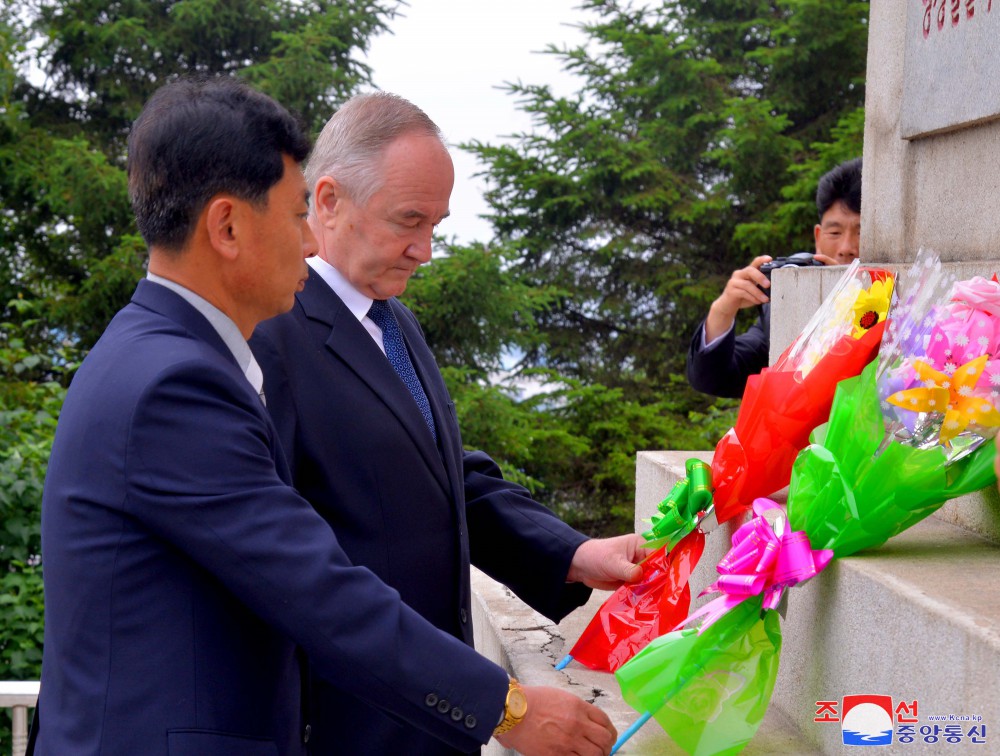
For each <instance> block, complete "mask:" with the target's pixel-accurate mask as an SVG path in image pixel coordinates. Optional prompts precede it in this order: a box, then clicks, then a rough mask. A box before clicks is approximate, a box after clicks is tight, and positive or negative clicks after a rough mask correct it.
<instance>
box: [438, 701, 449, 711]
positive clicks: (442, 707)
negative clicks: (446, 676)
mask: <svg viewBox="0 0 1000 756" xmlns="http://www.w3.org/2000/svg"><path fill="white" fill-rule="evenodd" d="M438 711H440V712H441V713H442V714H447V713H448V712H449V711H451V704H450V703H448V699H446V698H442V699H441V700H440V701H438Z"/></svg>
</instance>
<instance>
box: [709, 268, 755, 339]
mask: <svg viewBox="0 0 1000 756" xmlns="http://www.w3.org/2000/svg"><path fill="white" fill-rule="evenodd" d="M766 262H771V257H770V256H769V255H761V256H760V257H755V258H754V259H753V262H751V263H750V264H749V265H748V266H747V267H745V268H740V269H739V270H737V271H736V272H735V273H733V275H731V276H730V277H729V281H727V282H726V288H725V289H723V290H722V294H720V295H719V298H718V299H716V300H715V301H714V302H712V306H711V307H710V308H709V310H708V317H707V318H706V319H705V343H708V342H710V341H714V340H715V339H717V338H719V336H722V335H723V334H724V333H726V332H727V331H728V330H729V329H730V328H732V327H733V323H734V322H735V321H736V313H738V312H739V311H740V310H744V309H746V308H747V307H755V306H757V305H762V304H764V303H765V302H767V301H768V298H767V294H765V293H764V292H763V291H761V290H760V288H759V287H764V288H765V289H769V288H770V287H771V282H770V281H769V280H768V279H767V276H765V275H764V274H763V273H761V272H760V266H761V265H763V264H764V263H766Z"/></svg>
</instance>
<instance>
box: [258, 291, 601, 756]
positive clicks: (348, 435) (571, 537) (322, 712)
mask: <svg viewBox="0 0 1000 756" xmlns="http://www.w3.org/2000/svg"><path fill="white" fill-rule="evenodd" d="M390 306H391V307H392V309H393V311H394V312H395V314H396V318H397V319H398V321H399V325H400V329H401V331H402V333H403V336H404V339H405V341H406V343H407V347H408V349H409V352H410V354H411V357H412V360H413V363H414V367H415V369H416V371H417V374H418V376H419V378H420V380H421V382H422V383H423V386H424V389H425V391H426V393H427V396H428V400H429V401H430V405H431V409H432V412H433V414H434V418H435V424H436V427H437V433H438V439H439V445H438V446H435V443H434V440H433V437H432V436H431V433H430V431H429V429H428V428H427V425H426V423H425V422H424V419H423V417H422V416H421V414H420V411H419V409H418V408H417V404H416V402H415V401H414V400H413V397H412V396H411V395H410V393H409V391H408V390H407V388H406V386H405V385H404V384H403V382H402V381H401V380H400V379H399V377H398V376H397V375H396V373H395V372H394V371H393V369H392V366H391V365H390V364H389V362H388V360H387V359H386V358H385V356H384V355H383V354H382V352H381V351H380V350H379V348H378V346H377V345H376V344H375V341H374V340H373V339H372V337H371V335H369V333H368V332H367V331H366V330H365V329H364V327H363V326H362V325H361V323H359V322H358V320H357V318H356V317H355V316H354V315H353V314H352V313H351V312H350V310H348V309H347V307H346V306H345V305H344V303H343V302H342V300H341V299H340V298H339V297H338V296H337V295H336V294H335V293H334V292H333V291H332V290H331V289H330V287H329V286H328V285H327V284H326V282H325V281H323V279H322V278H321V277H320V276H319V275H318V274H315V273H313V274H312V275H310V276H309V280H308V282H307V283H306V286H305V290H304V291H302V292H301V293H299V294H298V296H297V298H296V303H295V307H294V308H293V309H292V311H291V312H290V313H288V314H287V315H282V316H280V317H278V318H275V319H273V320H270V321H267V322H265V323H262V324H261V325H260V326H258V327H257V330H256V332H255V333H254V337H253V339H251V346H252V347H253V349H254V353H255V355H256V357H257V359H258V361H259V362H260V364H261V367H262V368H263V370H264V390H265V392H266V394H267V398H268V410H269V411H270V412H271V414H272V416H273V417H274V419H275V422H276V424H277V426H278V430H279V434H280V437H281V441H282V444H283V445H285V448H286V451H287V452H288V458H289V462H290V464H291V467H292V475H293V478H294V482H295V485H296V487H297V488H298V489H299V491H301V493H302V495H303V496H305V497H306V498H307V499H308V500H309V501H311V502H312V503H313V504H314V506H315V507H316V509H317V511H319V512H320V514H322V515H323V517H324V518H325V519H326V521H327V522H328V523H330V526H331V527H332V528H333V530H334V532H335V533H336V534H337V539H338V540H339V542H340V543H341V545H342V546H343V547H344V550H345V551H346V552H347V554H348V556H349V557H350V558H351V560H352V561H353V562H354V563H355V564H359V565H364V566H365V567H368V568H369V569H371V570H372V571H373V572H374V573H375V574H376V575H378V576H379V577H380V578H382V579H383V580H385V582H386V583H387V584H388V585H390V586H392V587H393V588H394V589H396V590H397V591H399V594H400V597H401V598H402V599H403V601H405V602H406V603H407V604H408V605H409V606H411V607H413V608H414V609H416V610H417V611H418V612H419V613H420V614H421V615H423V616H424V617H426V618H427V619H428V620H430V621H431V622H433V623H434V624H435V625H436V626H438V627H439V628H441V629H443V630H445V631H447V632H448V633H450V634H452V635H453V636H454V637H456V638H459V639H461V640H462V641H464V642H465V643H468V644H470V645H471V643H472V617H471V612H472V609H471V592H470V586H469V564H470V561H471V562H472V563H474V564H476V565H477V566H478V567H479V568H481V569H482V570H483V571H485V572H486V573H488V574H489V575H491V576H493V577H494V578H496V579H497V580H500V581H501V582H503V583H505V584H506V585H507V586H509V587H510V588H511V589H512V590H513V591H514V592H515V593H517V594H518V595H519V596H520V597H521V598H523V599H524V600H525V601H526V602H527V603H529V604H531V605H532V606H533V607H535V608H536V609H538V610H539V611H540V612H541V613H543V614H545V615H546V616H548V617H550V618H552V619H559V618H561V617H563V616H564V615H565V614H567V613H568V612H569V611H570V610H571V609H573V608H575V607H577V606H579V605H580V604H581V603H583V602H584V601H585V600H586V599H587V597H588V596H589V594H590V591H589V589H586V588H584V587H583V586H582V585H567V584H566V582H565V579H566V573H567V571H568V569H569V564H570V561H571V560H572V557H573V553H574V552H575V551H576V548H577V547H578V546H579V545H580V543H582V542H583V541H584V540H585V538H584V536H582V535H580V534H579V533H577V532H576V531H575V530H573V529H571V528H570V527H569V526H567V525H566V524H565V523H563V522H562V521H561V520H559V519H558V518H557V517H555V516H554V515H553V514H552V513H551V512H550V511H549V510H547V509H545V508H544V507H542V506H541V505H539V504H537V503H535V502H534V501H532V500H531V498H530V497H529V495H528V492H527V491H526V490H525V489H523V488H521V487H520V486H516V485H513V484H511V483H509V482H507V481H505V480H503V478H502V477H501V474H500V471H499V469H498V468H497V466H496V464H495V463H494V462H493V460H491V459H490V458H489V457H488V456H487V455H486V454H484V453H482V452H465V451H463V448H462V440H461V437H460V435H459V429H458V422H457V419H456V416H455V406H454V404H453V402H452V401H451V399H450V397H449V395H448V392H447V389H446V388H445V384H444V381H443V379H442V378H441V374H440V372H439V371H438V369H437V365H436V363H435V361H434V357H433V355H432V354H431V352H430V350H429V348H428V346H427V343H426V342H425V340H424V338H423V335H422V333H421V331H420V327H419V325H418V324H417V321H416V318H414V316H413V314H412V313H411V312H410V311H409V310H408V309H406V308H405V307H404V306H403V305H402V304H401V303H400V302H399V301H398V300H395V299H393V300H390ZM314 706H315V709H314V714H313V716H312V717H311V721H312V723H313V728H314V737H315V748H314V749H311V752H312V753H317V754H324V755H325V754H333V753H371V754H440V753H449V752H451V751H449V750H448V747H447V746H446V744H444V743H442V742H440V741H439V740H436V739H434V738H432V737H429V736H428V735H426V734H424V733H422V732H420V731H419V730H417V729H416V728H414V727H413V726H412V725H406V724H405V723H401V722H399V721H398V720H394V719H393V718H391V717H389V716H386V715H385V714H383V713H381V712H379V711H375V710H374V709H372V708H371V706H370V705H368V704H366V703H365V702H364V701H359V700H358V699H357V698H356V697H355V696H353V695H351V693H350V691H345V690H339V689H337V688H336V687H335V686H329V685H324V684H320V685H319V686H317V689H316V690H315V700H314ZM494 724H496V723H495V722H494Z"/></svg>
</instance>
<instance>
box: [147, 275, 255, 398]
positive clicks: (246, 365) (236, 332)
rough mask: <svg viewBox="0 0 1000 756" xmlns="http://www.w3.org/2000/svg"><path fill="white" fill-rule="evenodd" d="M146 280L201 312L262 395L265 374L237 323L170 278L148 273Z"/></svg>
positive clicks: (251, 383)
mask: <svg viewBox="0 0 1000 756" xmlns="http://www.w3.org/2000/svg"><path fill="white" fill-rule="evenodd" d="M146 278H147V279H148V280H150V281H152V282H153V283H155V284H159V285H160V286H163V287H166V288H167V289H170V290H171V291H172V292H174V293H175V294H177V295H178V296H180V297H182V298H183V299H184V301H185V302H187V303H188V304H189V305H191V306H192V307H194V308H195V309H196V310H197V311H198V312H200V313H201V314H202V315H203V316H204V317H205V320H207V321H208V323H209V325H211V326H212V328H214V329H215V332H216V333H217V334H219V338H221V339H222V341H223V343H225V345H226V347H228V349H229V351H230V352H232V354H233V357H235V358H236V364H237V365H239V366H240V370H242V371H243V374H244V375H245V376H246V377H247V380H248V381H249V382H250V385H251V386H253V388H254V391H256V392H257V393H258V394H259V393H261V389H262V387H263V385H264V373H263V371H261V369H260V365H258V364H257V360H255V359H254V356H253V352H251V351H250V345H249V344H247V341H246V339H244V338H243V334H242V333H240V329H239V328H238V327H237V326H236V323H234V322H233V321H232V319H231V318H230V317H229V316H228V315H226V313H224V312H223V311H222V310H220V309H219V308H218V307H216V306H215V305H213V304H212V303H211V302H209V301H208V300H207V299H205V298H204V297H202V296H199V295H198V294H195V293H194V292H193V291H191V290H190V289H189V288H187V287H186V286H181V284H179V283H177V282H176V281H171V280H170V279H169V278H164V277H163V276H158V275H156V274H155V273H149V272H147V273H146Z"/></svg>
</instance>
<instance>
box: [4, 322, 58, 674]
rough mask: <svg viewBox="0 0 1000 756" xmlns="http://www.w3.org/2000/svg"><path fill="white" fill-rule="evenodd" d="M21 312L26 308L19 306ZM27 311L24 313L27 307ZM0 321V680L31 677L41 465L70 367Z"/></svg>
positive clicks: (38, 608)
mask: <svg viewBox="0 0 1000 756" xmlns="http://www.w3.org/2000/svg"><path fill="white" fill-rule="evenodd" d="M20 309H22V310H25V311H29V310H30V307H29V306H26V305H23V304H22V307H21V308H20ZM29 314H30V312H29ZM38 327H40V324H39V322H38V321H36V320H33V319H30V318H28V319H26V320H25V321H24V324H23V325H21V326H18V325H15V324H12V323H3V324H0V523H3V524H2V527H0V616H2V617H3V626H2V631H0V679H6V680H24V679H37V677H38V673H39V665H40V664H41V648H42V572H41V534H40V522H41V506H42V486H43V483H44V480H45V466H46V464H47V462H48V458H49V452H50V451H51V448H52V438H53V436H54V433H55V427H56V419H57V417H58V415H59V410H60V408H61V407H62V401H63V396H64V394H65V389H64V388H63V386H62V385H61V384H60V382H59V381H58V380H56V378H58V377H61V376H64V375H68V372H69V371H70V370H72V368H73V364H72V363H71V362H70V361H69V357H70V355H69V353H68V352H67V351H65V350H61V351H60V352H59V353H57V354H56V355H55V358H56V360H55V361H53V360H52V359H49V358H47V357H46V356H43V355H39V354H37V353H34V352H32V351H31V350H30V349H29V348H28V347H27V345H26V340H25V337H24V336H25V331H28V330H31V329H32V328H38Z"/></svg>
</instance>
